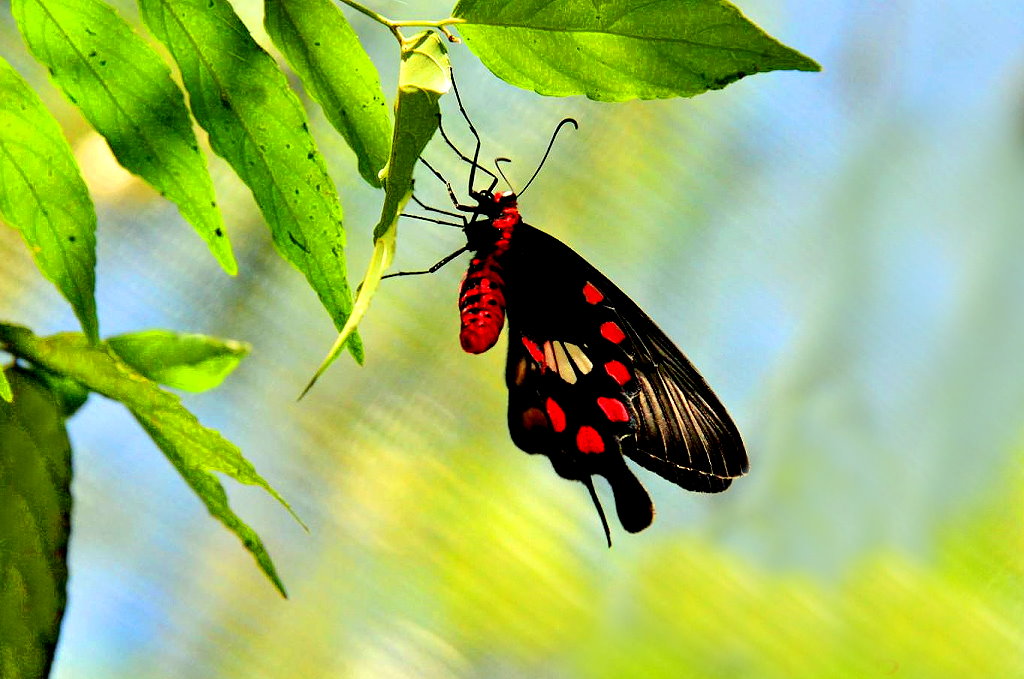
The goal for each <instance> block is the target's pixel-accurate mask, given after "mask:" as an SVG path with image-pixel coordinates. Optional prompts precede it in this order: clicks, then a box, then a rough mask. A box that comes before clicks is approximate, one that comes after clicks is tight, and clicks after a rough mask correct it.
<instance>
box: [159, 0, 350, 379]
mask: <svg viewBox="0 0 1024 679" xmlns="http://www.w3.org/2000/svg"><path fill="white" fill-rule="evenodd" d="M139 7H140V8H141V10H142V17H143V19H144V20H145V22H146V24H147V25H148V26H149V27H150V29H151V30H152V31H153V33H154V34H155V35H156V36H157V37H158V38H159V39H160V40H161V41H162V42H163V43H164V44H165V45H167V48H168V49H169V50H170V52H171V54H172V55H173V57H174V59H175V61H177V63H178V67H179V68H180V69H181V76H182V81H183V82H184V83H185V87H186V88H187V89H188V92H189V100H190V103H191V105H192V113H193V114H194V115H195V117H196V119H197V120H198V121H199V124H200V125H202V126H203V128H204V129H205V130H206V131H207V132H208V133H209V135H210V144H211V145H212V146H213V150H214V151H216V152H217V154H218V155H220V156H222V157H223V158H224V159H225V160H227V161H228V162H229V163H231V165H232V167H234V169H235V172H237V173H238V176H239V177H241V179H242V181H244V182H245V183H246V185H248V187H249V189H250V190H252V194H253V197H254V198H255V199H256V203H257V205H259V207H260V210H261V211H262V212H263V216H264V218H265V219H266V220H267V223H268V224H269V225H270V231H271V233H272V234H273V237H274V245H275V246H277V249H278V252H280V253H281V255H282V256H284V258H285V259H287V260H288V261H289V262H291V263H292V264H293V265H295V267H297V268H298V269H299V270H300V271H301V272H302V273H303V274H305V276H306V280H308V281H309V284H310V286H312V288H313V289H314V290H315V291H316V292H317V295H319V297H320V301H321V302H322V303H323V305H324V307H325V308H326V309H327V312H328V313H329V314H330V316H331V319H332V320H333V321H334V325H335V327H337V328H338V329H339V330H340V329H341V328H343V327H344V326H345V320H346V319H347V318H348V316H349V313H350V312H351V310H352V293H351V290H350V289H349V286H348V280H347V279H346V276H345V231H344V229H343V227H342V213H341V204H340V203H339V202H338V194H337V192H336V191H335V188H334V182H332V181H331V178H330V176H328V174H327V168H326V166H325V165H324V161H323V158H322V157H321V156H320V153H319V151H317V148H316V144H315V143H314V141H313V138H312V137H311V136H310V134H309V126H308V124H307V122H306V114H305V113H304V112H303V110H302V106H301V105H300V104H299V100H298V98H297V97H296V96H295V94H294V93H293V92H292V91H291V90H290V89H288V82H287V79H286V78H285V76H284V74H283V73H282V72H281V71H280V70H279V69H278V68H277V64H275V63H274V60H273V59H272V58H271V57H270V55H268V54H267V53H266V52H264V51H263V50H262V49H261V48H260V47H259V45H257V44H256V42H255V41H253V39H252V37H251V36H250V35H249V32H248V31H247V30H246V28H245V26H244V25H243V24H242V22H241V20H240V19H239V18H238V16H237V15H236V14H235V13H234V11H233V10H232V9H231V5H229V4H228V3H227V2H226V0H175V1H173V2H172V1H171V0H139ZM349 350H350V351H351V352H352V355H353V356H354V357H355V358H356V360H357V361H360V362H361V361H362V345H361V344H360V343H359V341H358V338H357V337H353V341H352V342H350V343H349Z"/></svg>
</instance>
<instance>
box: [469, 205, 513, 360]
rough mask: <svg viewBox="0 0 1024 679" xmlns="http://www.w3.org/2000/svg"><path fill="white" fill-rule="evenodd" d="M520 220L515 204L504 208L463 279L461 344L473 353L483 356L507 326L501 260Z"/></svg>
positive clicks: (489, 225) (489, 227)
mask: <svg viewBox="0 0 1024 679" xmlns="http://www.w3.org/2000/svg"><path fill="white" fill-rule="evenodd" d="M500 195H501V194H498V196H499V197H500ZM519 221H520V217H519V210H518V209H517V208H516V206H515V205H514V204H513V205H510V206H508V207H506V208H504V209H503V210H502V214H501V216H499V217H497V218H495V219H494V220H493V221H490V223H489V224H488V225H487V226H486V227H485V228H487V229H489V231H488V232H487V235H488V242H487V244H486V245H485V246H483V247H481V248H480V249H479V250H478V251H477V252H476V255H475V256H474V257H473V259H472V260H471V261H470V263H469V270H468V271H467V272H466V277H465V278H464V279H463V280H462V289H461V291H460V292H459V314H460V316H461V320H462V329H461V330H460V332H459V343H460V344H462V348H463V350H465V351H466V352H468V353H470V354H482V353H483V352H485V351H487V350H488V349H490V348H491V347H493V346H494V344H495V343H496V342H497V341H498V336H499V335H501V329H502V327H503V326H504V325H505V278H504V276H503V271H502V261H503V258H504V256H505V254H506V253H507V252H508V248H509V245H510V244H511V242H512V232H513V231H514V230H515V227H516V225H517V224H518V223H519ZM491 238H493V240H491Z"/></svg>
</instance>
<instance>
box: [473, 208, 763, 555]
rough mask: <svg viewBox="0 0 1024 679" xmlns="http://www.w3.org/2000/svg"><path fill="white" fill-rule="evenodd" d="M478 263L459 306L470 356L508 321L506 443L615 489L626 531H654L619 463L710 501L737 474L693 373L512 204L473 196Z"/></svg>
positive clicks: (737, 441) (732, 448)
mask: <svg viewBox="0 0 1024 679" xmlns="http://www.w3.org/2000/svg"><path fill="white" fill-rule="evenodd" d="M472 197H473V198H474V200H475V201H476V202H477V205H476V206H475V210H474V212H473V213H472V217H471V219H470V220H469V221H468V223H467V225H466V226H465V232H466V236H467V241H468V244H467V248H468V249H469V250H471V251H473V252H474V253H475V255H474V257H473V259H472V261H471V263H470V267H469V272H468V273H467V275H466V278H465V280H464V281H463V285H462V291H461V294H460V297H459V302H460V304H459V306H460V309H461V311H462V325H463V327H462V333H461V340H462V345H463V348H464V349H466V350H467V351H469V352H471V353H480V352H482V351H486V350H487V349H489V348H490V347H491V346H493V344H494V342H495V341H496V340H497V335H498V333H500V331H501V325H502V321H503V320H504V315H505V314H507V315H508V322H509V340H508V362H507V364H506V369H505V382H506V384H507V385H508V390H509V401H508V426H509V432H510V433H511V434H512V441H513V442H514V443H515V444H516V445H517V446H518V447H519V448H521V449H523V450H524V451H526V452H527V453H531V454H538V453H539V454H542V455H546V456H547V457H548V459H550V460H551V464H552V466H553V467H554V469H555V471H556V472H557V473H558V475H559V476H561V477H563V478H566V479H572V480H575V481H580V482H581V483H583V484H584V485H585V486H586V487H587V489H588V490H589V491H590V494H591V497H592V498H593V500H594V504H595V506H596V507H597V510H598V513H599V514H600V517H601V522H602V525H603V526H604V529H605V533H606V535H608V538H609V544H610V542H611V538H610V534H609V532H608V524H607V520H606V519H605V517H604V512H603V511H602V509H601V505H600V502H599V501H598V499H597V495H596V493H595V491H594V486H593V483H592V480H591V476H593V475H594V474H599V475H601V476H604V477H605V478H606V479H607V480H608V482H609V483H610V484H611V487H612V492H613V493H614V496H615V507H616V510H617V513H618V516H619V521H620V522H621V523H622V527H623V528H625V529H626V530H627V531H629V532H632V533H635V532H638V531H641V530H643V529H644V528H646V527H647V526H649V525H650V524H651V521H652V520H653V518H654V507H653V505H652V503H651V499H650V496H649V495H648V494H647V491H646V490H645V489H644V487H643V485H641V483H640V481H639V480H638V479H637V477H636V476H635V475H634V474H633V472H632V471H631V470H630V469H629V467H627V466H626V462H625V460H624V459H623V456H624V455H625V456H626V457H629V458H630V459H631V460H633V461H634V462H636V463H638V464H640V465H641V466H643V467H646V468H647V469H649V470H651V471H653V472H654V473H656V474H658V475H659V476H661V477H663V478H665V479H667V480H669V481H671V482H672V483H675V484H677V485H679V486H681V487H683V488H685V489H687V490H694V491H700V492H706V493H717V492H720V491H723V490H725V489H726V488H728V487H729V484H730V483H731V482H732V479H733V478H735V477H737V476H741V475H743V474H745V473H746V471H747V456H746V453H745V451H744V448H743V441H742V439H741V438H740V434H739V432H738V431H737V429H736V426H735V425H734V424H733V422H732V420H731V419H730V418H729V415H728V413H727V412H726V410H725V408H724V407H723V406H722V404H721V402H719V400H718V398H717V397H716V396H715V394H714V393H713V392H712V391H711V388H710V387H708V385H707V383H706V382H705V381H704V379H703V378H702V377H701V376H700V375H699V374H698V373H697V371H696V369H695V368H694V367H693V365H691V363H690V362H689V361H688V360H687V359H686V357H685V356H683V354H682V352H680V351H679V349H677V348H676V346H675V345H674V344H673V343H672V341H671V340H669V339H668V337H666V336H665V333H663V332H662V331H661V330H660V329H659V328H658V327H657V326H656V325H655V324H654V322H653V321H652V320H651V319H650V318H649V317H648V316H647V314H645V313H644V312H643V311H641V309H640V308H639V307H638V306H637V305H636V304H635V303H634V302H633V301H632V300H631V299H630V298H629V297H627V296H626V294H625V293H623V292H622V291H621V290H619V288H618V287H616V286H615V284H613V283H612V282H611V281H610V280H608V278H606V277H605V276H604V275H603V274H601V272H599V271H598V270H597V269H595V268H594V267H593V266H591V265H590V264H588V263H587V261H586V260H584V259H583V258H582V257H580V256H579V255H578V254H576V253H575V252H574V251H573V250H571V249H570V248H569V247H568V246H566V245H565V244H563V243H562V242H561V241H559V240H557V239H555V238H554V237H552V236H550V235H548V234H546V233H544V232H543V231H540V230H539V229H536V228H534V227H532V226H530V225H529V224H526V223H524V222H523V221H522V220H521V219H520V216H519V210H518V207H517V203H516V195H515V194H513V193H502V192H497V193H493V194H492V193H491V192H490V191H481V192H474V193H473V194H472Z"/></svg>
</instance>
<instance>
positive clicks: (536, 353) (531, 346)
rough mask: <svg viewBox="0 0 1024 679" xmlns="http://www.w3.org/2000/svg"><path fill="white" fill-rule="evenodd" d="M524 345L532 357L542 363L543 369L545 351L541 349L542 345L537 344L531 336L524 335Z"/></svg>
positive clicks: (542, 367)
mask: <svg viewBox="0 0 1024 679" xmlns="http://www.w3.org/2000/svg"><path fill="white" fill-rule="evenodd" d="M523 346H524V347H526V351H528V352H529V353H530V357H531V358H532V359H533V360H534V361H536V362H537V363H540V366H541V370H543V369H544V352H543V351H541V349H540V347H538V346H537V343H536V342H534V341H533V340H531V339H530V338H529V337H524V338H523Z"/></svg>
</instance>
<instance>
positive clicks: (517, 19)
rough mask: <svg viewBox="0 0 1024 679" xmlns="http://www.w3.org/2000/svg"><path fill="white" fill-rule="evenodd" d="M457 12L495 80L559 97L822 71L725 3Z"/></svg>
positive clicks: (475, 1) (507, 4)
mask: <svg viewBox="0 0 1024 679" xmlns="http://www.w3.org/2000/svg"><path fill="white" fill-rule="evenodd" d="M453 15H454V16H455V17H458V18H460V19H464V20H465V21H466V23H463V24H459V26H458V30H459V33H460V34H461V35H462V37H463V38H465V40H466V46H467V47H469V49H470V50H471V51H472V52H473V53H474V54H476V55H477V56H478V57H479V58H480V60H481V61H482V62H484V65H486V66H487V68H489V69H490V70H491V71H492V72H493V73H494V74H495V75H497V76H498V77H499V78H501V79H502V80H505V81H507V82H509V83H511V84H513V85H516V86H517V87H522V88H524V89H528V90H534V91H536V92H539V93H540V94H546V95H551V96H570V95H574V94H584V95H586V96H588V97H590V98H591V99H598V100H603V101H625V100H627V99H655V98H664V97H691V96H693V95H695V94H700V93H701V92H706V91H707V90H713V89H720V88H722V87H725V86H726V85H728V84H729V83H732V82H735V81H737V80H739V79H740V78H743V77H745V76H748V75H752V74H754V73H762V72H765V71H776V70H793V69H795V70H800V71H819V70H821V67H820V66H818V64H816V63H815V62H814V61H813V60H811V59H809V58H807V57H805V56H804V55H802V54H800V53H799V52H797V51H796V50H793V49H791V48H789V47H786V46H785V45H783V44H781V43H780V42H778V41H777V40H775V39H774V38H772V37H771V36H769V35H768V34H766V33H765V32H764V31H762V30H761V29H760V28H758V27H757V26H756V25H755V24H753V23H752V22H751V21H749V20H748V19H747V18H746V17H744V16H743V15H742V14H741V13H740V11H739V10H738V9H737V8H736V7H734V6H733V5H731V4H730V3H728V2H725V1H724V0H649V1H647V2H635V1H634V0H604V1H601V2H595V1H591V0H460V2H459V3H458V5H456V7H455V10H454V11H453Z"/></svg>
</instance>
